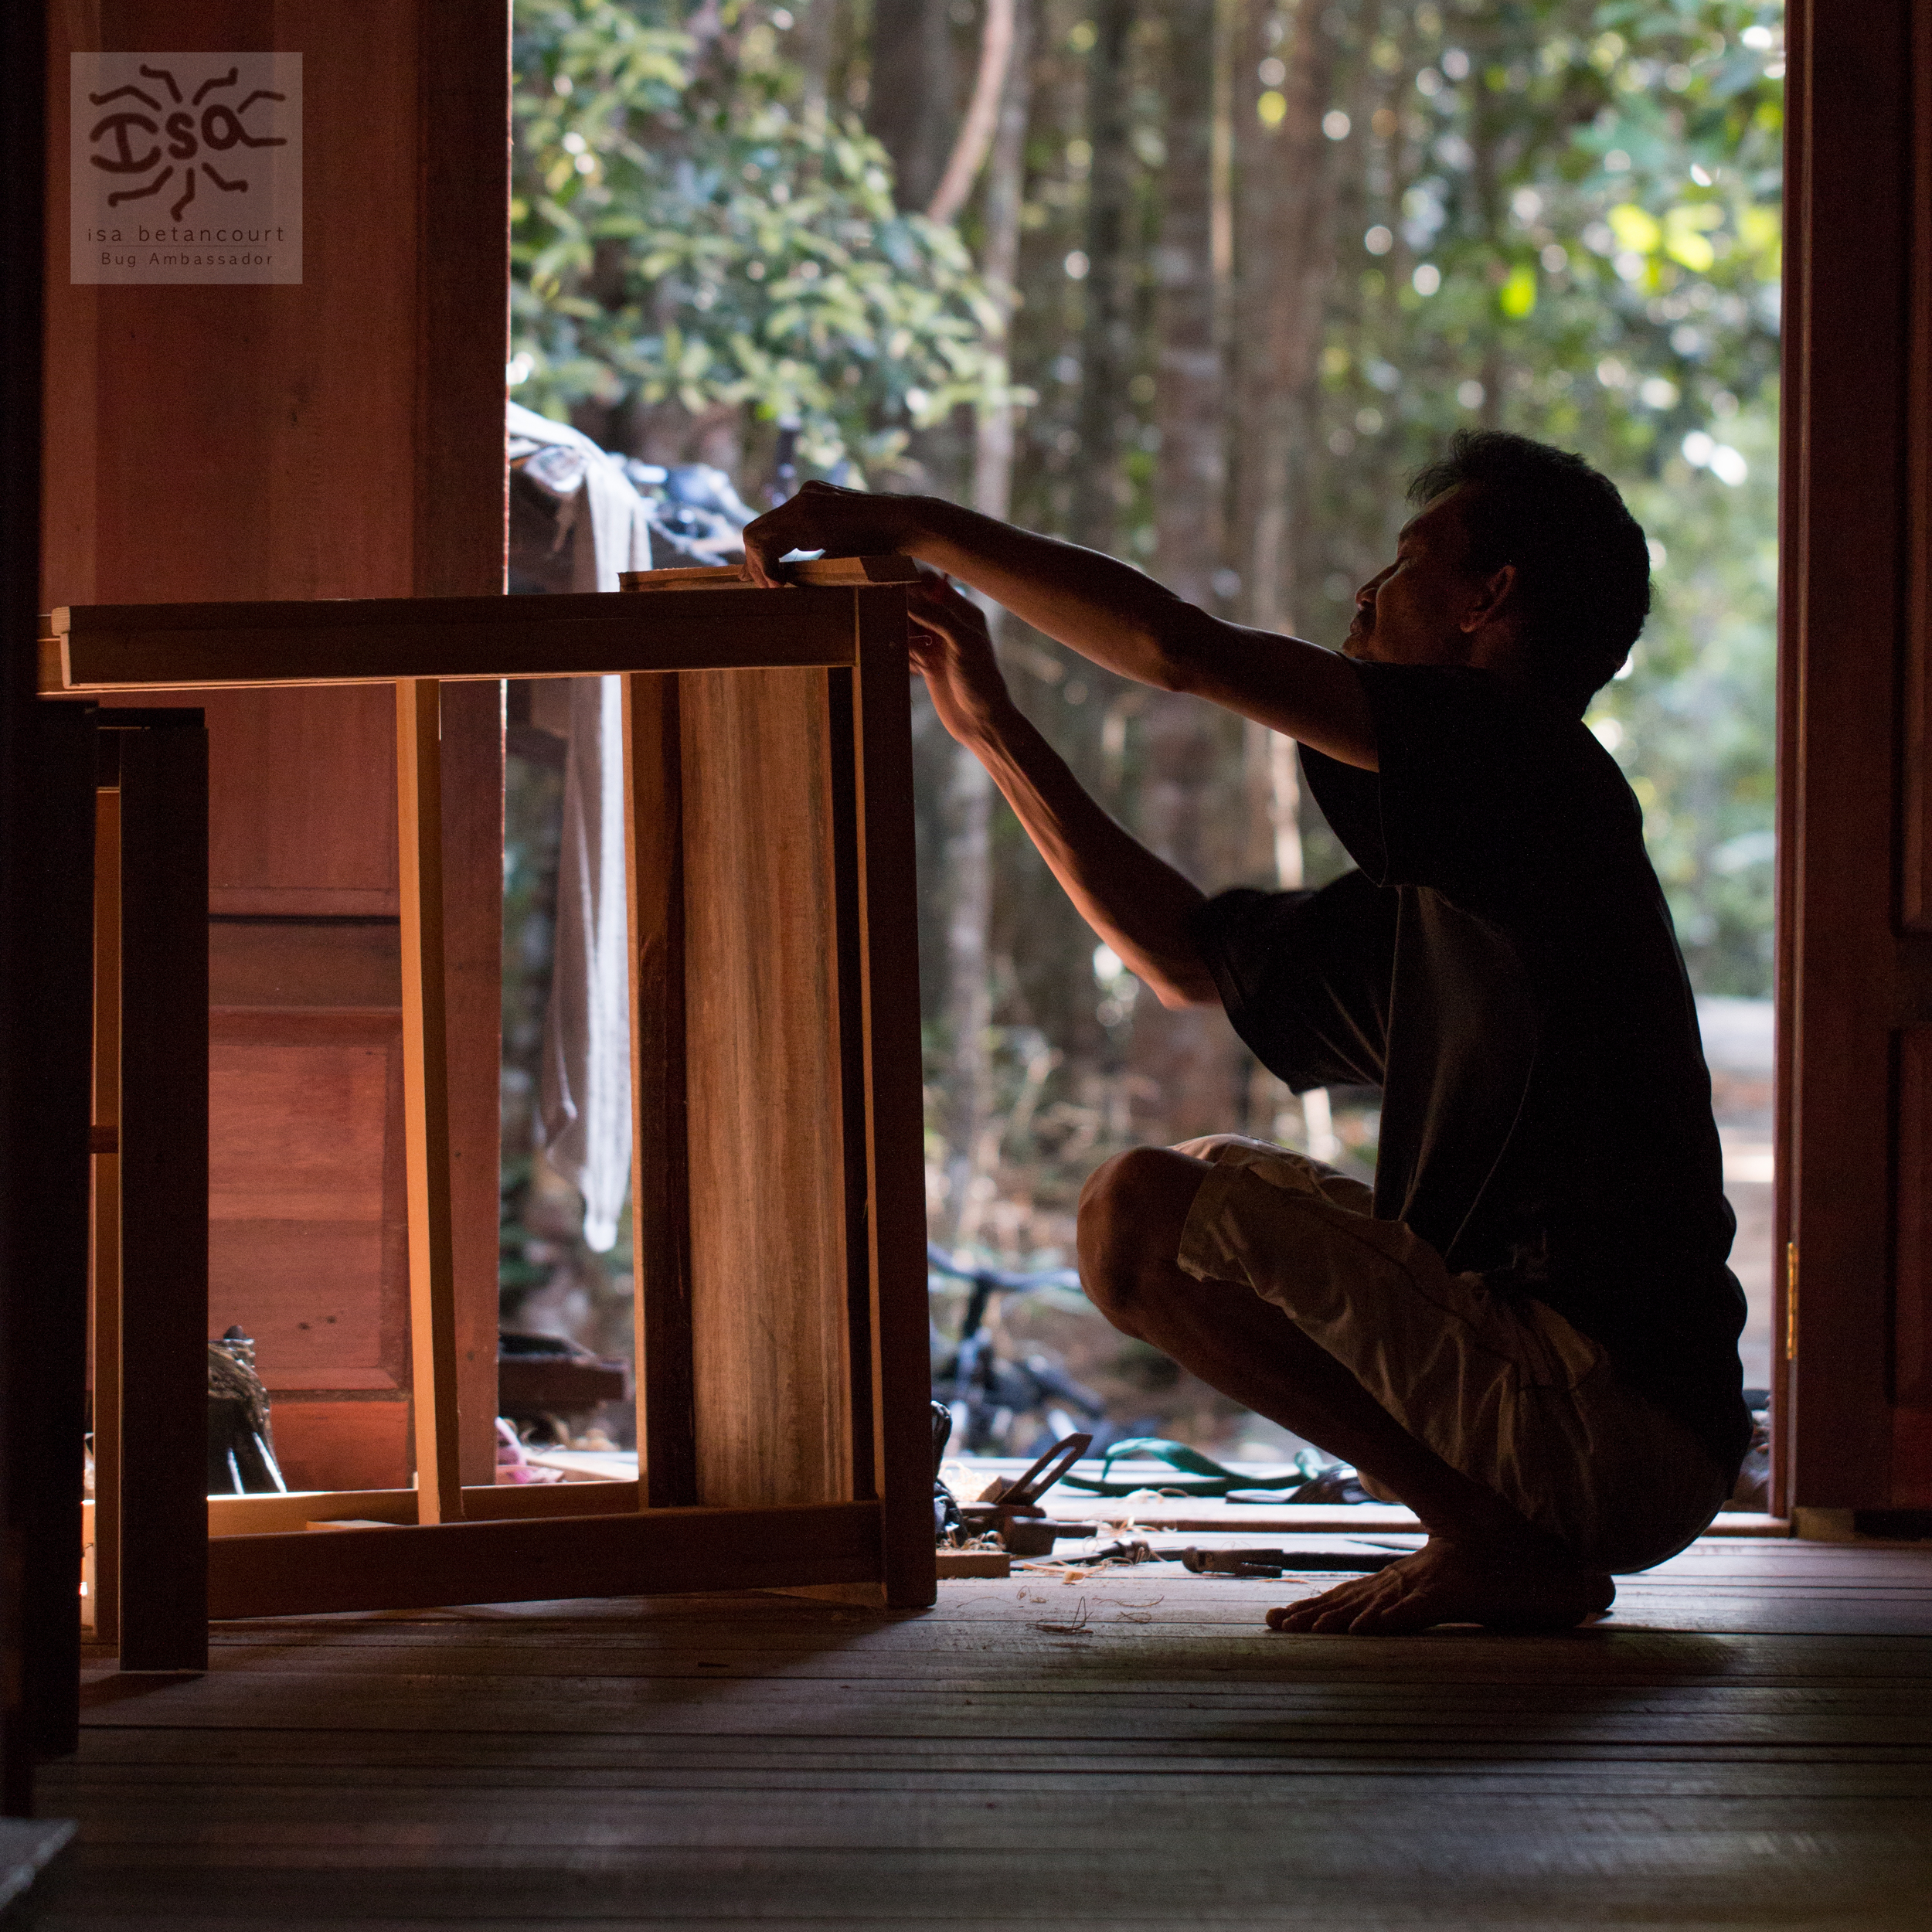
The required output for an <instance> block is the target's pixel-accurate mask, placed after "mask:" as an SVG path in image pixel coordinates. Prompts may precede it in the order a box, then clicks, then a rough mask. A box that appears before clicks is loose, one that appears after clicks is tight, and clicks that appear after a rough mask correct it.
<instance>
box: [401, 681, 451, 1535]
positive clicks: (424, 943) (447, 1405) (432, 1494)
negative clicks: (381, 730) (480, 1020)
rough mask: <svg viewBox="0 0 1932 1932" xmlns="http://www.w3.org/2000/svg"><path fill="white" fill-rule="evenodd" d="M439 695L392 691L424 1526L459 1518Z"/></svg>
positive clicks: (430, 684)
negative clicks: (394, 694) (398, 832)
mask: <svg viewBox="0 0 1932 1932" xmlns="http://www.w3.org/2000/svg"><path fill="white" fill-rule="evenodd" d="M440 697H441V693H440V692H439V690H438V689H437V685H436V684H435V683H434V681H431V680H417V679H406V680H404V681H403V682H401V683H400V684H398V685H396V777H397V794H398V823H399V826H400V848H401V852H402V879H401V884H402V903H403V1139H404V1145H405V1148H406V1162H407V1168H408V1189H409V1230H410V1370H411V1376H412V1380H413V1389H414V1399H415V1404H416V1414H415V1422H416V1481H417V1496H418V1501H419V1505H420V1511H421V1516H420V1520H421V1521H422V1522H425V1523H442V1522H460V1521H461V1518H462V1515H463V1475H462V1468H461V1433H460V1430H461V1422H460V1410H459V1407H458V1390H457V1366H456V1308H455V1289H454V1279H453V1277H452V1274H451V1207H450V1120H449V1056H448V1034H447V1011H446V1008H445V1004H444V976H443V807H442V787H441V779H440V750H441V747H440V731H441V715H440V710H441V708H440Z"/></svg>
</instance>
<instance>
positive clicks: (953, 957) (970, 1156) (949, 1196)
mask: <svg viewBox="0 0 1932 1932" xmlns="http://www.w3.org/2000/svg"><path fill="white" fill-rule="evenodd" d="M1035 10H1036V0H1015V9H1014V19H1013V23H1012V33H1013V40H1012V55H1011V57H1010V59H1009V62H1008V63H1007V69H1006V79H1005V87H1004V88H1003V89H1002V93H1001V97H1000V101H999V114H998V122H997V124H996V125H995V129H994V133H993V144H992V152H991V155H990V156H989V157H988V168H987V176H986V202H985V223H986V230H985V236H986V239H985V247H984V250H983V251H982V253H981V259H980V272H981V274H983V275H984V276H985V279H986V285H987V287H988V291H989V292H990V293H991V294H992V298H993V301H994V302H995V304H996V305H997V306H998V311H999V315H1000V328H1001V338H1002V340H1001V370H1000V380H1001V383H1002V387H1003V386H1004V385H1005V380H1006V369H1005V334H1006V331H1007V329H1008V328H1009V325H1010V324H1011V321H1012V313H1013V308H1014V303H1015V277H1016V274H1017V271H1018V269H1019V223H1020V203H1021V199H1022V188H1023V186H1024V185H1025V173H1026V117H1027V109H1028V107H1029V104H1030V103H1031V100H1032V69H1031V66H1030V60H1031V56H1032V39H1033V24H1034V13H1035ZM1012 486H1013V410H1012V405H1011V403H1007V402H1005V401H1004V400H1002V401H998V402H995V403H993V404H992V405H991V406H988V408H986V409H985V410H981V413H980V416H979V419H978V425H977V435H976V438H975V448H974V464H973V507H974V508H975V509H977V510H980V511H981V512H984V513H985V515H988V516H996V517H1000V518H1002V519H1003V518H1005V515H1006V514H1007V512H1008V511H1009V509H1011V507H1012ZM994 621H995V624H997V623H998V614H996V613H995V614H994ZM946 812H947V824H946V883H947V891H948V894H949V903H948V905H947V917H946V1005H945V1016H946V1036H947V1045H948V1048H949V1051H950V1054H951V1066H950V1070H949V1073H948V1077H947V1087H946V1094H945V1100H944V1134H945V1140H946V1180H947V1188H946V1213H945V1221H946V1225H947V1228H948V1229H949V1230H950V1232H949V1235H948V1237H947V1238H948V1239H949V1240H952V1241H954V1242H955V1243H957V1242H961V1241H964V1240H968V1239H970V1238H971V1233H973V1231H974V1230H975V1226H976V1224H977V1221H978V1216H977V1214H976V1213H975V1202H974V1200H973V1184H974V1182H975V1181H977V1180H978V1179H979V1178H980V1177H981V1171H982V1169H983V1168H985V1166H986V1165H988V1161H987V1160H986V1159H985V1158H984V1155H985V1149H984V1148H983V1143H984V1141H985V1129H986V1124H987V1121H988V1116H989V1115H990V1114H991V1113H992V1100H993V1096H992V1067H991V1066H990V1065H989V1063H988V1058H987V1045H988V1038H987V1036H988V1029H989V1028H990V1027H991V1026H992V1005H993V1002H992V961H991V959H990V957H989V951H988V930H989V928H990V927H991V924H992V896H993V874H992V814H993V781H992V779H991V778H989V777H988V776H987V775H986V769H985V767H984V766H983V765H982V764H981V763H980V762H979V760H978V759H977V758H975V757H974V756H973V754H972V753H971V752H970V751H968V750H966V748H965V747H964V746H963V745H962V746H957V747H954V752H953V761H952V769H951V774H950V777H949V781H948V784H947V798H946Z"/></svg>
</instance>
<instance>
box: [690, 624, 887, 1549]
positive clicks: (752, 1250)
mask: <svg viewBox="0 0 1932 1932" xmlns="http://www.w3.org/2000/svg"><path fill="white" fill-rule="evenodd" d="M774 594H775V595H777V596H781V597H791V596H798V597H804V596H808V595H810V596H819V595H823V596H825V597H842V598H843V599H844V600H845V625H846V641H845V655H847V656H849V655H850V654H851V651H852V638H851V627H852V597H853V594H852V593H851V592H849V591H827V592H823V593H818V592H803V591H801V592H777V593H774ZM876 594H877V595H879V596H880V597H893V598H895V599H896V598H897V597H899V596H900V593H897V592H895V591H892V590H882V591H880V592H878V593H876ZM751 595H753V594H750V593H747V597H750V596H751ZM726 601H727V600H723V599H716V600H714V602H713V607H714V608H716V607H723V605H724V604H725V603H726ZM729 601H730V607H731V608H732V609H733V610H742V609H747V608H748V607H749V606H748V604H747V602H746V600H744V599H734V600H729ZM680 682H681V685H682V690H681V692H680V696H679V709H680V714H681V716H680V722H681V725H682V745H683V752H682V761H683V823H684V869H685V881H686V886H685V962H686V963H685V976H686V985H685V995H686V1008H685V1027H686V1041H687V1044H686V1053H687V1056H688V1060H689V1066H690V1067H691V1069H692V1080H691V1082H690V1087H689V1094H688V1114H687V1117H688V1120H689V1146H690V1202H691V1207H690V1233H691V1293H692V1342H693V1356H694V1359H695V1362H696V1369H695V1375H696V1383H695V1394H694V1404H693V1406H694V1413H695V1415H696V1427H697V1440H698V1482H699V1492H698V1493H699V1500H700V1501H701V1502H706V1503H709V1504H740V1505H763V1504H769V1503H777V1502H788V1503H802V1502H831V1501H834V1500H836V1499H840V1498H845V1497H847V1496H849V1495H851V1494H852V1489H851V1482H852V1447H851V1423H850V1414H849V1411H850V1396H849V1387H850V1368H849V1362H848V1359H847V1357H848V1344H847V1335H848V1328H847V1281H846V1262H845V1226H844V1219H845V1192H844V1177H843V1165H842V1162H843V1123H842V1118H841V1107H840V1070H839V1057H838V1056H839V1044H838V986H837V977H838V975H837V970H836V968H837V944H836V932H835V886H834V862H833V853H832V837H831V798H830V769H829V758H830V747H829V741H828V715H827V695H826V684H825V674H824V673H823V672H808V671H771V670H765V671H755V672H739V673H736V674H735V675H725V674H723V673H719V672H706V673H702V674H697V675H690V676H687V677H685V678H684V679H681V680H680ZM727 887H728V889H727ZM914 1145H915V1148H917V1139H915V1143H914ZM800 1580H808V1579H800ZM825 1580H828V1581H843V1580H845V1579H842V1578H829V1579H825Z"/></svg>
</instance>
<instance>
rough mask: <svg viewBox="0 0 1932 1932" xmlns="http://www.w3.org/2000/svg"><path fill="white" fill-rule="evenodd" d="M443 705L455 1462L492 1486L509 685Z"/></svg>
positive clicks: (451, 693) (457, 693) (477, 690)
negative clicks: (458, 1444) (505, 751)
mask: <svg viewBox="0 0 1932 1932" xmlns="http://www.w3.org/2000/svg"><path fill="white" fill-rule="evenodd" d="M441 705H442V719H443V733H442V745H441V771H442V793H443V970H444V986H445V988H446V989H447V990H446V995H445V998H444V1026H445V1029H446V1037H447V1056H446V1060H445V1064H446V1066H447V1069H448V1075H449V1131H450V1189H451V1193H450V1244H451V1245H450V1270H451V1283H452V1293H453V1295H454V1311H455V1325H456V1326H455V1348H456V1376H457V1408H458V1412H459V1414H460V1417H461V1420H460V1422H459V1423H458V1425H457V1427H458V1434H459V1436H460V1440H461V1447H460V1453H459V1456H458V1461H459V1462H460V1463H461V1468H462V1475H463V1480H464V1482H465V1483H471V1484H474V1483H490V1482H493V1481H495V1471H496V1413H497V1389H496V1348H497V1344H496V1332H497V1322H498V1285H497V1269H498V1261H499V1247H500V1243H501V1239H502V1236H501V1230H500V1229H499V1227H498V1216H499V1202H500V1199H501V1196H502V1174H501V1172H500V1168H501V1163H502V1147H501V1140H502V1096H501V1094H500V1092H499V1087H500V1084H501V1080H502V1064H503V686H502V685H501V684H497V683H480V684H460V685H452V686H451V687H450V688H449V689H447V690H445V691H444V692H443V693H442V699H441Z"/></svg>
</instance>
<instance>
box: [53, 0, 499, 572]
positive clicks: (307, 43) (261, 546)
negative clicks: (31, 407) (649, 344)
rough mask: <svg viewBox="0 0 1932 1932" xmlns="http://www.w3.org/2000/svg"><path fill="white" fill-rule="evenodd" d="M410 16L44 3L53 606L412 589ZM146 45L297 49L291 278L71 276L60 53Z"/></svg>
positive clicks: (391, 4)
mask: <svg viewBox="0 0 1932 1932" xmlns="http://www.w3.org/2000/svg"><path fill="white" fill-rule="evenodd" d="M475 11H476V12H477V13H478V14H479V15H480V14H481V13H483V12H485V9H482V8H478V9H475ZM50 12H51V15H52V23H53V35H52V45H51V46H50V47H49V55H50V60H49V76H50V80H51V83H52V84H51V85H50V86H49V90H48V106H49V131H48V132H49V142H48V146H49V153H50V154H51V155H53V156H54V157H56V166H55V167H53V168H52V169H50V170H49V180H50V185H51V190H52V194H53V206H52V208H51V209H50V211H49V212H50V215H51V219H50V220H49V224H48V227H49V237H50V239H49V268H50V271H51V272H50V273H49V277H48V289H47V298H48V314H47V319H48V342H49V434H48V437H47V461H46V536H45V550H44V556H45V570H46V577H45V587H44V590H43V596H44V597H45V598H46V604H45V606H44V607H46V608H49V609H50V608H52V607H53V605H54V604H134V603H141V604H161V603H185V602H192V601H193V600H196V599H199V598H213V597H220V598H247V597H407V596H408V595H410V592H411V591H412V590H413V588H414V583H413V560H412V556H411V550H412V546H413V533H414V529H415V513H414V509H413V482H414V465H413V461H412V460H411V457H412V451H413V447H414V444H415V441H416V421H417V350H418V345H417V326H418V292H417V236H418V229H419V219H420V217H419V209H418V196H417V185H416V184H417V160H418V155H417V8H416V7H415V6H413V5H399V4H396V0H69V4H65V5H56V6H54V7H53V8H52V9H50ZM479 24H481V23H479ZM144 48H145V49H153V50H155V51H157V52H159V51H178V50H182V49H189V50H192V49H200V48H205V49H210V50H214V51H219V50H223V49H230V48H233V49H250V48H258V49H291V50H295V51H299V52H300V53H301V55H302V57H303V65H302V87H303V94H304V128H303V140H304V157H303V158H304V165H303V175H304V223H303V230H304V232H303V280H302V281H301V284H298V285H296V286H293V287H267V286H257V285H239V286H235V285H208V286H199V287H116V286H103V285H87V286H82V287H76V286H74V285H73V284H72V283H70V281H69V280H68V264H67V210H66V180H67V168H66V155H67V141H68V117H67V99H68V88H67V68H68V62H67V56H68V55H69V53H70V52H73V51H75V50H82V51H85V50H87V49H121V50H127V49H144ZM484 306H485V307H488V300H487V298H486V299H485V304H484ZM498 361H499V363H500V362H501V358H500V357H499V358H498ZM499 407H500V403H499ZM83 424H84V425H86V426H87V428H88V431H89V432H90V433H87V434H82V435H79V436H77V435H74V434H72V433H71V431H72V430H73V428H74V427H76V426H78V425H83ZM63 431H66V432H67V433H63Z"/></svg>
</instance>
